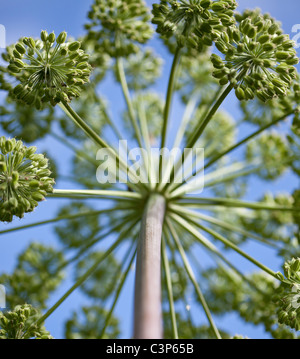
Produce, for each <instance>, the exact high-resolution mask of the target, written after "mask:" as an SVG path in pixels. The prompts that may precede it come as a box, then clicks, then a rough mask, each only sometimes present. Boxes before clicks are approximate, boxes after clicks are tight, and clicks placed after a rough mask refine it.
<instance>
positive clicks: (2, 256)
mask: <svg viewBox="0 0 300 359" xmlns="http://www.w3.org/2000/svg"><path fill="white" fill-rule="evenodd" d="M154 2H155V1H149V0H148V1H147V3H148V4H152V3H154ZM0 3H1V12H0V24H2V25H4V26H5V28H6V41H7V44H10V43H13V42H15V41H16V40H18V39H19V38H20V37H21V36H33V37H38V36H39V34H40V31H41V30H42V29H47V30H48V31H49V32H51V31H52V30H54V31H55V33H56V34H58V33H59V32H61V31H63V30H65V31H67V32H68V33H69V35H72V36H74V37H77V36H80V35H82V34H83V32H84V30H83V24H84V23H85V21H86V13H87V11H88V10H89V7H90V5H91V3H92V0H84V1H79V0H77V1H76V0H75V1H74V0H73V1H71V0H64V1H61V0H59V1H58V0H52V1H47V2H46V1H37V0H28V1H23V0H22V1H21V0H10V1H4V0H0ZM238 3H239V5H240V7H239V9H240V10H243V9H245V8H248V7H251V8H255V7H260V8H262V10H263V11H264V12H269V13H271V15H272V16H274V17H276V18H277V19H278V20H280V21H281V22H282V24H283V28H284V30H285V31H286V32H287V33H289V34H290V35H291V37H293V36H294V35H296V34H293V33H292V32H291V31H292V27H293V26H294V25H295V24H300V2H298V1H295V0H285V1H284V2H282V1H280V0H264V1H258V0H251V1H248V0H239V1H238ZM299 32H300V30H299ZM299 43H300V40H299ZM152 44H153V46H155V49H156V52H157V53H159V54H160V55H161V56H163V57H164V61H165V68H164V71H163V76H162V78H161V79H160V81H159V83H158V86H157V87H156V88H157V89H158V91H159V92H160V93H161V94H162V95H164V93H165V90H166V84H167V78H168V73H169V68H170V64H171V58H170V57H169V56H168V55H167V53H166V51H165V50H164V49H163V48H162V47H161V44H160V42H159V41H157V40H154V41H152ZM0 51H1V50H0ZM109 80H110V78H109ZM101 92H102V93H105V96H106V97H107V98H108V99H109V101H110V102H111V103H114V104H115V103H118V104H119V105H118V106H116V108H115V109H114V111H113V115H114V118H116V119H117V118H118V117H119V114H120V110H121V108H122V107H123V99H122V97H121V94H120V93H117V94H116V92H115V87H114V86H112V85H111V84H110V82H109V81H108V80H107V81H105V82H104V84H103V85H101ZM0 96H1V94H0ZM235 104H236V103H235V100H234V98H233V97H230V98H229V100H228V101H227V102H226V104H225V105H224V107H225V108H226V110H228V111H230V112H231V113H232V114H233V115H238V111H237V109H236V106H235ZM177 110H178V112H179V113H180V112H181V111H182V109H181V108H180V107H178V108H177V106H176V105H175V107H174V109H173V113H177ZM170 130H171V131H172V130H174V127H173V128H172V127H171V129H170ZM241 135H243V133H242V134H241ZM38 147H39V149H41V150H44V149H46V148H47V149H50V153H51V154H52V155H53V157H54V158H60V160H59V166H60V168H61V169H62V170H63V171H64V173H67V172H68V171H69V167H68V165H65V163H67V161H68V160H69V159H70V155H71V154H70V153H68V151H65V148H64V147H62V146H61V145H58V144H57V143H56V142H55V143H54V142H53V140H51V139H45V140H43V141H39V142H38ZM298 184H299V183H298V180H296V179H295V178H294V177H293V176H291V175H286V176H285V177H283V178H281V179H279V180H278V181H275V183H274V184H273V185H272V186H271V187H272V188H270V187H268V189H272V191H288V192H289V191H291V190H292V189H294V188H296V187H297V185H298ZM58 185H61V184H60V183H59V184H58ZM63 185H65V184H63ZM265 190H266V188H265V184H264V183H261V182H260V181H257V180H255V179H254V180H253V181H252V186H251V190H250V192H249V193H248V196H249V198H251V199H257V198H259V197H260V195H261V194H262V193H263V192H264V191H265ZM62 203H64V201H63V200H55V201H54V200H53V201H52V200H50V201H47V202H46V203H43V204H41V205H40V206H39V208H38V210H37V211H36V212H35V213H33V214H31V215H30V216H26V218H25V219H24V220H23V221H22V224H27V223H31V222H34V221H38V220H42V219H48V218H51V217H53V216H54V215H55V213H56V212H57V209H58V208H59V207H60V206H61V205H62ZM15 224H16V225H18V222H16V223H15ZM1 228H7V225H4V224H0V229H1ZM32 240H37V241H42V242H43V243H44V244H55V236H54V233H53V231H52V227H51V226H46V227H42V228H36V229H32V230H30V231H27V232H18V233H15V234H9V235H5V236H1V237H0V273H1V272H3V271H5V272H9V271H10V270H11V269H12V268H13V266H14V264H15V258H16V255H17V254H18V253H20V252H21V251H22V250H23V249H24V248H25V247H27V245H28V244H29V243H30V242H31V241H32ZM249 250H250V251H254V252H255V254H256V255H258V257H260V258H259V259H262V260H264V262H265V263H266V264H268V265H270V266H272V267H274V265H275V266H276V265H277V261H276V260H275V259H274V257H273V256H272V254H269V255H265V254H261V253H260V252H259V250H258V249H257V248H250V249H249ZM234 260H235V263H237V264H241V265H245V263H244V262H243V261H240V259H239V258H237V257H234ZM244 268H245V269H246V270H247V269H248V268H247V267H244ZM249 268H250V267H249ZM71 283H72V278H70V279H69V280H67V281H66V283H65V285H64V286H63V288H61V289H60V290H59V291H58V292H57V293H56V294H55V296H54V298H53V299H51V300H50V301H49V305H51V304H52V303H54V302H55V300H56V299H57V298H58V297H59V296H60V295H61V294H63V293H64V291H65V289H66V288H67V287H69V285H70V284H71ZM132 291H133V275H131V277H130V279H129V282H128V284H127V288H126V291H124V293H123V295H122V296H121V298H120V303H121V304H120V305H119V306H118V308H117V314H119V315H120V316H121V318H122V323H123V324H122V329H123V335H124V336H125V337H129V336H130V331H131V328H130V325H129V323H130V322H131V319H132V302H131V299H132ZM82 304H86V303H85V298H84V297H82V296H81V295H80V294H78V293H75V294H73V295H72V297H71V298H69V299H68V300H67V302H66V303H64V304H63V305H62V306H61V308H59V309H58V310H57V311H56V312H55V313H54V314H53V316H52V317H51V318H50V319H49V320H48V321H47V328H48V329H49V330H50V331H51V332H52V333H53V335H54V336H55V337H57V338H59V337H61V336H62V334H63V333H62V328H61V323H62V321H63V319H65V318H67V317H68V316H69V314H70V311H71V310H73V309H76V308H78V305H82ZM128 308H129V310H128ZM217 323H220V324H221V326H222V327H225V328H226V327H230V326H231V329H232V331H233V334H235V333H243V334H246V335H248V336H249V337H254V336H255V337H256V338H257V337H264V333H263V330H262V329H261V328H258V330H257V328H253V327H252V326H251V325H244V324H243V323H241V322H240V321H239V320H237V319H236V317H235V315H229V316H227V317H226V318H225V319H224V320H223V319H220V320H219V319H218V320H217ZM232 323H234V328H232Z"/></svg>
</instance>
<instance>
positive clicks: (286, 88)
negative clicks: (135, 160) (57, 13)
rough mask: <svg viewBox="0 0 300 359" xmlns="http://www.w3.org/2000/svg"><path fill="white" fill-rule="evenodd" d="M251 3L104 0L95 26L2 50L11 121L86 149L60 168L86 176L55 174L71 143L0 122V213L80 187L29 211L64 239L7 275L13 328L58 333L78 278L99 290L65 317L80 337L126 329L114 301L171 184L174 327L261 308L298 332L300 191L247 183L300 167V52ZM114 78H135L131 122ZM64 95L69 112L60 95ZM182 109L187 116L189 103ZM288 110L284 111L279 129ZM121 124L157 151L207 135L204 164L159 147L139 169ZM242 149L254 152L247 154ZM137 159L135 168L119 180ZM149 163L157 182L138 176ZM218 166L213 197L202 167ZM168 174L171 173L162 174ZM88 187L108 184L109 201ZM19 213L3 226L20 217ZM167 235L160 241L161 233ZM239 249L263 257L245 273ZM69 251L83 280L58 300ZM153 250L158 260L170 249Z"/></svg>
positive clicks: (206, 333)
mask: <svg viewBox="0 0 300 359" xmlns="http://www.w3.org/2000/svg"><path fill="white" fill-rule="evenodd" d="M236 7H237V3H236V1H234V0H215V1H212V0H168V1H167V0H161V1H159V2H157V3H155V4H153V9H152V15H153V17H152V18H151V14H150V9H148V7H147V6H146V4H145V3H144V1H142V0H138V1H136V0H135V1H134V0H130V1H125V0H105V1H103V0H95V1H94V2H93V5H92V7H91V9H90V11H89V13H88V18H89V20H88V23H87V24H86V25H85V30H86V31H85V34H83V35H82V36H81V37H80V38H77V39H76V38H68V39H67V34H66V33H65V32H62V33H61V34H60V35H59V36H58V37H56V36H55V34H54V33H50V34H48V33H47V32H46V31H42V33H41V35H40V39H34V38H31V37H23V38H21V39H20V40H19V41H18V42H17V43H16V44H14V45H11V46H8V47H7V49H6V51H5V52H4V53H3V54H2V58H3V60H4V61H5V62H6V63H7V64H8V66H7V67H2V66H0V90H1V91H3V93H5V96H4V97H3V103H2V104H1V106H0V116H1V121H0V123H1V127H2V129H3V131H4V132H5V133H6V134H7V135H9V136H12V137H16V138H18V139H21V140H22V141H26V142H28V143H32V142H34V141H36V140H40V139H44V138H46V139H48V136H49V137H50V136H51V138H52V139H53V140H55V141H58V142H60V144H61V145H62V146H65V147H66V149H68V151H70V150H71V151H73V157H72V161H71V170H69V172H70V173H68V175H67V176H66V175H65V172H64V173H63V174H64V175H65V177H63V176H60V177H59V179H62V180H64V181H68V182H71V183H72V185H75V188H76V187H77V186H78V187H79V189H71V190H58V189H56V188H55V189H53V185H54V178H57V170H56V166H55V165H56V158H55V159H54V160H53V161H52V160H51V161H50V163H49V161H48V160H47V158H48V155H47V154H45V155H39V154H36V151H37V149H36V147H26V146H25V145H24V144H23V143H22V142H21V141H20V140H17V139H15V138H13V139H9V138H8V137H1V138H0V220H1V221H5V222H11V221H12V220H13V218H14V216H16V217H19V218H22V217H23V216H24V214H25V213H27V212H32V211H33V210H34V209H35V207H36V206H37V205H38V203H39V202H40V201H42V200H44V199H45V197H46V196H47V195H48V196H49V197H52V198H53V197H54V198H55V197H59V198H66V199H69V200H70V202H69V203H67V204H64V206H63V207H62V208H60V209H59V211H58V214H57V217H56V218H54V219H50V220H48V221H45V222H37V223H32V224H30V225H28V226H25V228H31V227H33V226H35V225H42V224H46V223H48V224H50V223H55V225H54V232H55V234H56V235H57V238H58V240H59V244H58V246H61V247H62V250H57V249H54V248H52V247H47V246H44V245H42V244H39V243H32V244H31V245H30V246H29V247H28V248H27V249H26V250H25V251H24V252H23V253H21V254H20V256H19V257H18V260H17V263H16V266H15V268H14V270H13V272H12V273H10V274H9V273H2V274H1V275H0V283H1V284H2V283H3V284H4V285H5V287H6V290H7V297H6V299H7V303H8V305H9V307H10V308H11V309H12V311H11V312H9V311H8V312H3V313H1V312H0V338H3V339H4V338H5V339H6V338H10V339H11V338H15V339H16V338H26V339H29V338H37V339H40V338H41V339H44V338H50V337H51V336H50V334H49V333H48V332H46V330H45V329H44V327H43V326H42V324H41V323H42V322H44V321H45V320H46V319H47V318H48V317H49V316H50V315H51V314H52V313H53V312H54V311H55V310H56V309H57V308H58V307H59V306H60V305H61V304H62V303H63V302H64V301H65V300H66V299H68V298H69V296H70V295H71V294H72V293H73V292H74V291H75V290H77V289H79V288H80V289H81V292H82V293H83V294H84V300H85V303H86V301H89V302H88V304H85V306H84V307H82V308H79V309H78V310H76V311H75V312H73V313H72V315H71V317H70V318H69V320H68V321H67V322H66V323H65V336H66V338H68V339H94V338H109V339H113V338H117V337H120V336H121V335H122V333H121V330H120V328H119V320H118V319H117V318H116V317H115V316H114V310H115V307H116V305H117V304H118V300H119V298H120V295H121V292H122V290H123V288H124V287H126V281H127V279H128V277H130V276H131V275H132V272H133V271H132V269H134V268H133V267H134V266H133V263H134V261H135V256H136V253H137V257H139V256H140V253H141V252H140V251H139V250H137V244H138V243H141V240H142V237H143V235H144V231H143V230H146V229H147V228H148V227H147V226H148V225H149V223H150V225H152V221H155V218H152V216H151V218H147V220H148V222H145V223H147V224H145V223H144V220H143V221H142V218H144V217H145V215H146V214H147V211H146V208H148V203H149V201H151V199H152V198H153V196H154V197H163V200H164V203H165V207H166V208H165V212H164V216H163V217H164V218H162V222H163V224H162V228H161V229H162V232H163V235H162V237H163V247H162V248H163V250H164V249H165V252H164V253H163V254H164V256H163V259H164V263H163V264H164V266H162V267H163V268H162V270H161V278H154V276H153V278H150V279H151V285H152V284H153V283H154V284H153V285H155V280H156V281H157V282H156V284H157V283H158V284H157V285H159V284H160V283H162V296H161V297H162V309H163V320H164V336H165V338H176V337H177V336H178V337H179V338H181V339H191V338H201V339H211V338H215V337H217V338H220V337H222V338H225V339H230V338H231V339H248V338H247V337H244V336H242V335H238V334H236V333H235V330H234V328H227V330H226V331H223V330H221V331H219V330H218V328H217V327H216V325H215V323H214V320H213V316H214V315H216V316H221V315H225V314H227V313H229V312H235V313H236V314H238V316H239V317H240V318H241V319H242V320H243V321H245V322H247V323H251V324H253V325H255V326H259V325H263V327H264V329H265V331H266V333H268V334H269V335H270V336H271V337H273V338H276V339H299V337H298V334H299V333H297V331H299V330H300V317H299V315H300V312H299V310H300V309H299V308H300V306H299V307H298V304H299V296H300V289H299V288H300V287H299V286H300V277H299V275H300V274H299V269H300V268H299V267H300V264H299V263H300V259H299V257H300V252H299V244H300V232H299V223H300V215H299V208H300V191H299V189H297V188H295V191H294V192H293V194H289V193H277V194H274V193H272V192H266V193H265V194H264V195H263V196H261V195H260V197H259V198H260V200H258V201H256V202H249V201H247V200H245V199H243V198H245V197H247V196H248V195H249V192H247V191H248V189H249V188H250V186H251V185H253V182H251V179H252V178H253V177H251V176H257V177H259V180H263V181H264V182H262V183H263V185H264V186H265V188H267V189H268V190H269V189H270V190H271V189H272V188H269V185H270V184H271V181H274V180H276V179H279V178H280V177H281V176H283V175H284V174H287V173H293V176H294V177H297V176H299V174H300V164H299V151H300V142H299V138H300V136H299V135H300V131H299V129H300V125H299V124H300V117H299V116H300V107H299V103H300V83H299V75H298V74H297V70H296V67H295V65H297V64H298V58H297V56H296V51H295V50H294V49H293V45H294V44H293V42H292V41H291V40H290V39H289V36H288V35H285V34H284V32H283V30H282V29H281V24H280V23H279V22H277V21H276V20H275V19H273V18H272V17H271V16H270V15H268V14H262V13H261V11H260V10H258V9H256V10H246V11H245V12H244V13H243V14H239V13H235V9H236ZM151 20H152V23H153V24H155V25H156V32H157V33H158V35H159V36H160V37H161V38H162V40H163V43H164V45H165V47H166V48H167V49H168V50H169V53H170V54H171V55H172V54H173V64H172V67H171V71H170V77H169V82H168V85H167V86H166V87H167V94H166V96H162V95H161V94H160V93H157V92H156V91H155V89H156V86H157V84H158V80H159V78H160V77H161V76H162V75H163V78H164V75H165V73H164V72H165V71H163V70H165V69H162V64H163V59H162V58H161V57H160V56H159V55H158V54H157V53H156V51H154V49H152V48H151V47H149V44H152V42H148V41H149V40H150V39H151V38H152V37H153V29H152V25H151ZM153 43H155V42H153ZM146 44H147V45H146ZM215 47H216V49H217V50H218V53H219V55H217V54H216V53H214V52H213V51H214V50H215ZM105 78H107V79H115V84H116V86H120V88H121V90H122V92H123V95H124V99H125V104H126V108H125V109H123V108H122V110H121V119H122V122H123V123H122V125H121V124H120V123H119V122H116V121H115V120H114V119H113V118H111V114H110V110H109V105H110V102H108V101H106V99H104V97H103V95H102V93H106V88H105V86H106V81H103V80H104V79H105ZM102 81H103V82H102ZM101 82H102V83H101ZM225 85H227V87H226V88H225V87H224V86H225ZM233 89H234V90H235V95H236V97H237V99H238V100H239V101H237V103H238V106H239V109H240V113H239V114H240V115H241V118H237V117H238V116H237V113H236V111H232V113H228V112H226V111H225V110H224V108H222V105H223V102H224V101H225V99H228V100H230V101H232V100H233V98H232V97H229V94H230V93H231V91H232V90H233ZM71 100H72V107H71V105H70V103H71ZM109 100H110V101H111V102H112V100H114V101H115V100H117V101H118V100H119V98H113V99H109ZM174 100H179V102H180V105H181V106H184V111H182V113H181V108H180V107H179V106H176V111H174V110H175V108H174V109H173V108H172V104H173V103H174V102H175V101H174ZM246 100H247V101H246ZM248 100H249V101H248ZM250 100H251V101H250ZM24 103H25V104H26V106H24ZM56 104H59V105H60V106H59V107H60V108H61V109H63V111H64V112H63V113H61V112H59V109H57V108H55V109H54V108H53V106H55V105H56ZM112 105H113V106H115V102H112ZM116 108H117V106H116ZM117 109H118V111H119V108H117ZM37 110H38V112H37ZM172 110H173V111H172ZM181 115H182V121H181V123H180V124H179V125H178V128H177V127H176V128H175V124H176V123H175V117H176V118H177V117H179V116H181ZM171 120H172V122H171ZM284 120H287V121H286V124H285V125H284V126H283V125H282V126H281V127H280V128H279V127H278V128H277V130H276V131H274V130H270V129H271V128H272V127H273V126H275V125H278V124H279V123H280V122H282V121H284ZM169 122H170V123H169ZM176 126H177V125H176ZM252 127H255V128H253V129H252ZM176 130H177V132H176ZM247 131H249V134H247V137H245V138H244V134H245V132H247ZM252 131H253V132H252ZM112 135H113V136H114V137H112ZM241 135H242V136H243V138H242V139H240V137H241ZM171 136H174V139H173V138H169V137H171ZM118 139H119V140H120V139H126V140H129V142H130V145H133V146H135V145H136V143H138V144H139V146H140V147H141V146H142V147H144V148H143V149H144V150H146V151H149V150H150V149H151V147H154V146H156V145H159V143H160V145H161V147H165V146H166V145H168V144H169V143H174V147H176V146H175V144H176V145H177V146H179V147H181V148H183V147H193V149H195V147H204V148H205V164H204V168H196V166H195V165H194V164H190V163H187V160H186V159H184V160H185V161H183V162H182V167H180V159H179V158H178V163H177V164H179V165H178V167H176V166H174V167H172V166H167V165H165V163H164V162H163V161H161V159H160V160H159V161H158V162H157V163H154V167H155V168H151V167H150V166H148V164H147V163H146V162H143V161H144V158H143V156H141V157H140V163H141V164H142V168H141V169H136V168H135V167H134V166H132V159H131V160H129V161H128V164H127V163H124V161H123V159H122V158H120V157H119V156H118V154H117V153H116V152H117V148H115V147H114V146H113V145H114V144H115V143H114V141H115V140H118ZM242 146H244V147H242ZM101 148H102V149H103V148H105V149H106V150H107V153H109V154H110V155H112V154H113V155H114V156H115V157H116V163H117V172H118V176H117V177H118V178H117V183H116V184H114V183H106V184H100V183H99V182H98V178H99V177H97V178H96V173H97V175H99V172H100V171H98V172H97V169H98V168H99V165H100V164H104V163H105V160H101V161H98V160H96V154H97V152H98V150H99V149H101ZM236 149H237V150H240V152H238V151H237V153H235V154H232V152H233V151H234V150H236ZM47 150H48V149H46V152H48V151H47ZM129 150H130V148H129ZM50 153H52V151H51V152H50ZM124 154H125V153H124ZM147 154H148V153H147ZM236 154H237V156H236ZM62 157H63V154H62ZM59 165H61V164H60V163H59ZM183 167H190V178H189V179H187V178H185V181H186V182H183V183H177V182H176V179H177V178H178V173H177V172H179V170H182V168H183ZM60 168H61V167H60ZM66 168H67V166H66ZM51 171H52V172H53V173H51ZM203 171H204V172H203ZM127 172H129V173H130V176H131V178H133V179H134V181H132V182H127V183H124V184H123V183H119V182H122V181H120V180H121V179H122V178H123V176H124V175H125V173H126V176H127ZM142 172H143V173H145V174H146V175H147V176H146V178H147V179H149V181H148V182H147V183H142V182H141V181H138V179H139V176H140V175H141V173H142ZM203 173H204V179H205V186H206V187H205V194H204V197H201V195H199V194H198V191H197V190H198V188H197V187H194V185H193V183H190V182H189V181H190V179H191V177H193V175H195V174H197V175H199V174H203ZM61 174H62V173H60V175H61ZM105 176H106V173H104V177H105ZM164 177H166V178H167V177H168V178H169V179H170V183H163V182H162V178H164ZM157 179H158V182H159V183H157V181H156V180H157ZM135 180H136V181H135ZM256 180H257V179H256ZM58 183H59V185H60V183H61V182H60V181H59V182H58ZM254 184H255V182H254ZM72 188H74V187H72ZM195 191H196V195H194V193H195ZM83 199H90V200H91V199H93V200H96V201H97V202H96V203H97V204H98V206H96V205H95V206H94V205H92V204H91V202H84V201H83ZM93 203H95V202H93ZM98 208H100V209H99V210H98ZM154 217H155V216H154ZM7 228H8V229H6V230H5V229H4V230H3V231H1V233H0V234H4V233H6V232H10V231H13V230H14V229H12V228H11V227H7ZM21 228H22V227H21ZM16 229H20V228H18V227H17V228H16ZM154 232H156V231H154ZM157 233H158V231H157ZM152 234H153V233H152ZM137 238H140V239H139V240H137ZM250 240H252V241H255V242H256V244H258V243H259V244H260V245H262V244H263V245H264V246H266V247H268V248H269V249H271V250H272V253H273V254H274V255H277V256H278V258H279V259H280V260H281V261H285V264H284V265H283V268H284V274H285V276H284V275H283V274H281V273H280V272H275V271H273V270H272V269H270V268H268V267H267V266H266V265H264V264H263V263H261V262H260V261H259V260H258V259H256V258H257V257H260V255H256V254H257V253H254V257H255V258H253V257H252V256H250V254H249V253H248V250H249V248H250V250H251V249H252V247H251V246H250V247H249V243H250ZM154 242H157V244H158V245H157V251H158V252H159V251H160V249H161V247H160V238H155V241H154ZM147 244H149V242H147ZM150 244H152V242H151V243H150ZM58 248H59V247H58ZM246 250H247V252H246ZM250 250H249V252H250ZM233 251H234V252H235V253H238V254H239V255H241V256H243V257H244V258H245V259H246V260H248V261H249V262H251V263H252V264H254V265H256V266H257V267H259V268H260V269H261V270H262V272H252V273H249V274H244V273H242V271H241V270H240V269H239V268H237V267H236V261H235V257H234V256H233V253H232V252H233ZM65 255H70V256H69V257H67V256H66V257H67V259H65V257H64V256H65ZM159 257H160V256H159V253H157V258H159ZM120 258H121V259H120ZM143 261H144V262H145V264H147V258H143ZM207 261H209V262H207ZM212 261H213V263H214V265H213V266H212V267H211V266H210V263H212ZM207 263H209V269H207V268H208V265H207ZM215 263H216V264H217V266H215ZM156 264H157V263H156ZM69 265H72V266H73V267H72V268H73V271H72V272H71V271H70V273H71V278H72V279H74V282H75V283H74V285H72V287H71V288H69V289H68V291H67V292H66V293H65V294H64V295H63V296H62V297H61V298H59V299H58V300H57V302H56V303H54V305H53V306H52V307H50V308H48V300H49V298H50V295H51V294H53V293H54V291H56V290H57V289H58V288H59V286H60V285H61V284H62V280H63V278H64V275H63V271H64V270H65V269H66V268H67V266H69ZM148 265H149V263H148ZM150 266H151V270H152V269H153V272H154V268H155V263H150ZM152 266H153V268H152ZM157 266H158V268H159V264H157ZM142 271H143V270H141V272H142ZM151 273H152V272H151ZM137 274H139V273H137ZM152 281H153V283H152ZM137 290H139V286H138V285H137ZM149 307H150V306H149ZM13 308H15V309H13ZM199 308H200V309H201V308H202V309H204V310H203V311H202V310H201V311H200V313H201V315H199ZM44 309H48V310H47V311H46V312H45V313H44V315H43V316H41V313H40V312H39V310H44ZM195 314H196V316H195ZM135 315H137V314H135ZM204 315H205V316H206V319H207V321H208V322H209V324H210V325H207V323H206V322H204V321H203V318H204ZM146 326H147V323H146ZM177 334H178V335H177ZM235 334H236V335H235Z"/></svg>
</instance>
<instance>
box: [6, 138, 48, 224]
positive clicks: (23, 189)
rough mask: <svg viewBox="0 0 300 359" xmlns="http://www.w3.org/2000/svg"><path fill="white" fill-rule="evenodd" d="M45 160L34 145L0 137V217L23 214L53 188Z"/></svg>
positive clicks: (31, 209)
mask: <svg viewBox="0 0 300 359" xmlns="http://www.w3.org/2000/svg"><path fill="white" fill-rule="evenodd" d="M50 174H51V172H50V170H49V169H48V160H47V159H46V158H45V157H44V155H42V154H36V147H26V146H24V145H23V143H22V142H21V141H16V140H15V139H6V138H5V137H1V138H0V221H2V222H11V221H12V220H13V216H17V217H19V218H23V216H24V214H25V213H28V212H32V211H33V210H34V208H35V207H36V206H37V205H38V202H40V201H43V200H44V199H45V196H46V195H47V193H49V192H52V191H53V187H52V186H53V184H54V180H53V179H52V178H50V177H49V176H50Z"/></svg>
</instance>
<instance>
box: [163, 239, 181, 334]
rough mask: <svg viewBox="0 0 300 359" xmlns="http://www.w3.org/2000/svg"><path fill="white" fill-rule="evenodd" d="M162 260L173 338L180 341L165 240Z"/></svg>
mask: <svg viewBox="0 0 300 359" xmlns="http://www.w3.org/2000/svg"><path fill="white" fill-rule="evenodd" d="M162 260H163V266H164V270H165V275H166V285H167V292H168V299H169V307H170V317H171V323H172V331H173V338H174V339H178V329H177V323H176V312H175V307H174V298H173V288H172V279H171V271H170V263H169V259H168V255H167V249H166V243H165V240H164V239H163V240H162Z"/></svg>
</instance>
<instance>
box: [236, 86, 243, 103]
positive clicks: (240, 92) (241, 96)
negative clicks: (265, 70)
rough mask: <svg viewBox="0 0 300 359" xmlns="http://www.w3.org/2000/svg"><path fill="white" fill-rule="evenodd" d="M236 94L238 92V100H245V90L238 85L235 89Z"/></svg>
mask: <svg viewBox="0 0 300 359" xmlns="http://www.w3.org/2000/svg"><path fill="white" fill-rule="evenodd" d="M235 94H236V97H237V98H238V100H240V101H243V100H245V91H244V90H243V89H242V88H241V87H238V88H237V89H236V90H235Z"/></svg>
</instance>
